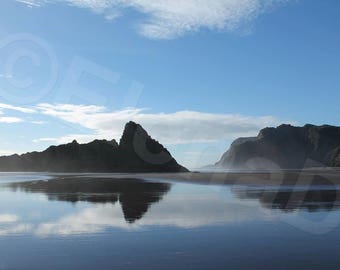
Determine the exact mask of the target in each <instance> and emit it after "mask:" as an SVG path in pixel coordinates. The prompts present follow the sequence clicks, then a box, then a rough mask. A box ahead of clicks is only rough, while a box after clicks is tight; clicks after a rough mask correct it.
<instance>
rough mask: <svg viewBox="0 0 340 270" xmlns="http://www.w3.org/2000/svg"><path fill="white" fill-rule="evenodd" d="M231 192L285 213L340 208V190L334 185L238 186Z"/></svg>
mask: <svg viewBox="0 0 340 270" xmlns="http://www.w3.org/2000/svg"><path fill="white" fill-rule="evenodd" d="M318 181H320V179H318ZM232 191H233V193H234V194H236V196H237V197H238V198H239V199H245V200H258V201H259V202H260V203H261V205H262V206H263V207H265V208H268V209H280V210H282V211H285V212H291V211H295V210H299V209H303V210H307V211H309V212H315V211H332V210H336V209H339V208H340V190H337V189H336V187H335V186H334V185H324V186H322V185H310V186H295V187H294V186H281V187H277V188H275V187H273V188H265V187H264V188H259V187H254V186H252V187H250V186H238V187H237V188H233V189H232Z"/></svg>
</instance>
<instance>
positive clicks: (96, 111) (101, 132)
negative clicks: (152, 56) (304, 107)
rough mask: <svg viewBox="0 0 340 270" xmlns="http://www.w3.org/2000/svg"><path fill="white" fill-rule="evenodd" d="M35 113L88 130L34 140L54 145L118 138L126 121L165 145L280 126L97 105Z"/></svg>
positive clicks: (45, 107) (271, 120) (270, 121)
mask: <svg viewBox="0 0 340 270" xmlns="http://www.w3.org/2000/svg"><path fill="white" fill-rule="evenodd" d="M36 109H37V111H39V113H41V114H44V115H47V116H51V117H55V118H57V119H60V120H63V121H65V122H68V123H71V124H72V125H77V126H80V127H82V128H86V129H88V130H89V131H90V132H89V133H90V134H88V133H87V134H69V135H66V136H63V137H58V138H40V139H37V140H36V142H38V141H54V142H57V143H66V142H70V141H72V140H73V139H77V140H78V141H79V142H88V141H91V140H93V139H104V138H105V139H111V138H116V139H118V138H119V137H120V136H121V132H122V130H123V127H124V125H125V123H126V122H128V121H131V120H132V121H135V122H138V123H140V124H141V125H142V126H143V127H145V129H147V130H148V131H149V132H150V134H151V135H152V136H153V137H155V138H156V139H157V140H159V141H161V142H162V143H165V144H183V143H194V142H215V141H220V140H225V139H234V138H236V137H242V136H253V135H256V134H257V133H258V131H259V129H261V128H263V127H266V126H276V125H278V124H280V123H281V121H280V120H279V119H276V118H275V117H272V116H262V117H252V116H243V115H238V114H213V113H204V112H196V111H178V112H174V113H148V112H147V111H146V110H143V109H138V108H129V109H125V110H120V111H109V110H107V109H105V108H104V107H99V106H84V105H70V104H46V103H45V104H39V105H37V106H36Z"/></svg>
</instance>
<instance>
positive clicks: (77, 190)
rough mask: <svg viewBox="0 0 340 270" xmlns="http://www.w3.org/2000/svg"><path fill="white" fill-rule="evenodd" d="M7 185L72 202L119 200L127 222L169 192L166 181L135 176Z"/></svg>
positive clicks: (110, 201) (141, 214) (144, 211)
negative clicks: (133, 177)
mask: <svg viewBox="0 0 340 270" xmlns="http://www.w3.org/2000/svg"><path fill="white" fill-rule="evenodd" d="M7 187H9V188H11V189H13V190H15V191H17V190H20V191H24V192H30V193H44V194H46V195H47V197H48V199H49V200H57V201H66V202H71V203H76V202H79V201H86V202H91V203H113V204H114V203H117V202H119V203H120V205H121V207H122V211H123V214H124V217H125V220H126V221H127V222H128V223H134V222H135V221H136V220H139V219H141V218H142V217H143V216H144V214H145V213H146V212H147V211H148V209H149V207H150V205H151V204H153V203H157V202H158V201H160V200H161V199H162V198H163V196H164V195H165V194H166V193H168V192H169V191H170V188H171V185H170V184H168V183H158V182H151V181H143V180H139V179H109V178H86V177H63V178H57V179H51V180H48V181H31V182H14V183H9V184H7Z"/></svg>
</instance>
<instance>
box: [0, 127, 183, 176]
mask: <svg viewBox="0 0 340 270" xmlns="http://www.w3.org/2000/svg"><path fill="white" fill-rule="evenodd" d="M0 171H36V172H39V171H49V172H181V171H187V169H186V168H184V167H182V166H181V165H179V164H178V163H177V162H176V160H175V159H174V158H173V157H172V156H171V154H170V153H169V152H168V151H167V150H166V149H165V148H164V147H163V146H162V145H161V144H160V143H158V142H157V141H155V140H154V139H152V138H151V137H150V136H149V135H148V134H147V132H146V131H145V130H144V129H143V128H142V127H141V126H140V125H138V124H136V123H134V122H129V123H127V124H126V126H125V129H124V132H123V136H122V138H121V140H120V144H118V143H117V142H116V141H115V140H112V141H107V140H95V141H93V142H90V143H87V144H78V143H77V142H76V141H73V142H72V143H69V144H64V145H59V146H51V147H49V148H48V149H46V150H45V151H43V152H32V153H27V154H23V155H13V156H5V157H0Z"/></svg>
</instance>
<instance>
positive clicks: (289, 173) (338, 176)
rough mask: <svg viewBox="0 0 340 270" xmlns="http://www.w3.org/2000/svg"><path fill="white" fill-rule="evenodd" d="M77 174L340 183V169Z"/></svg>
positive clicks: (201, 181) (210, 181) (254, 182)
mask: <svg viewBox="0 0 340 270" xmlns="http://www.w3.org/2000/svg"><path fill="white" fill-rule="evenodd" d="M73 176H75V177H93V178H117V179H122V178H123V179H124V178H134V179H146V180H163V181H164V180H166V181H175V182H177V181H179V182H188V183H198V184H211V185H224V184H225V185H237V184H240V185H311V184H312V185H338V184H339V185H340V169H313V170H312V169H308V170H282V171H266V172H264V171H256V172H255V171H252V172H188V173H108V174H103V173H100V174H98V173H88V174H81V175H79V174H78V175H77V174H74V175H73Z"/></svg>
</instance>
